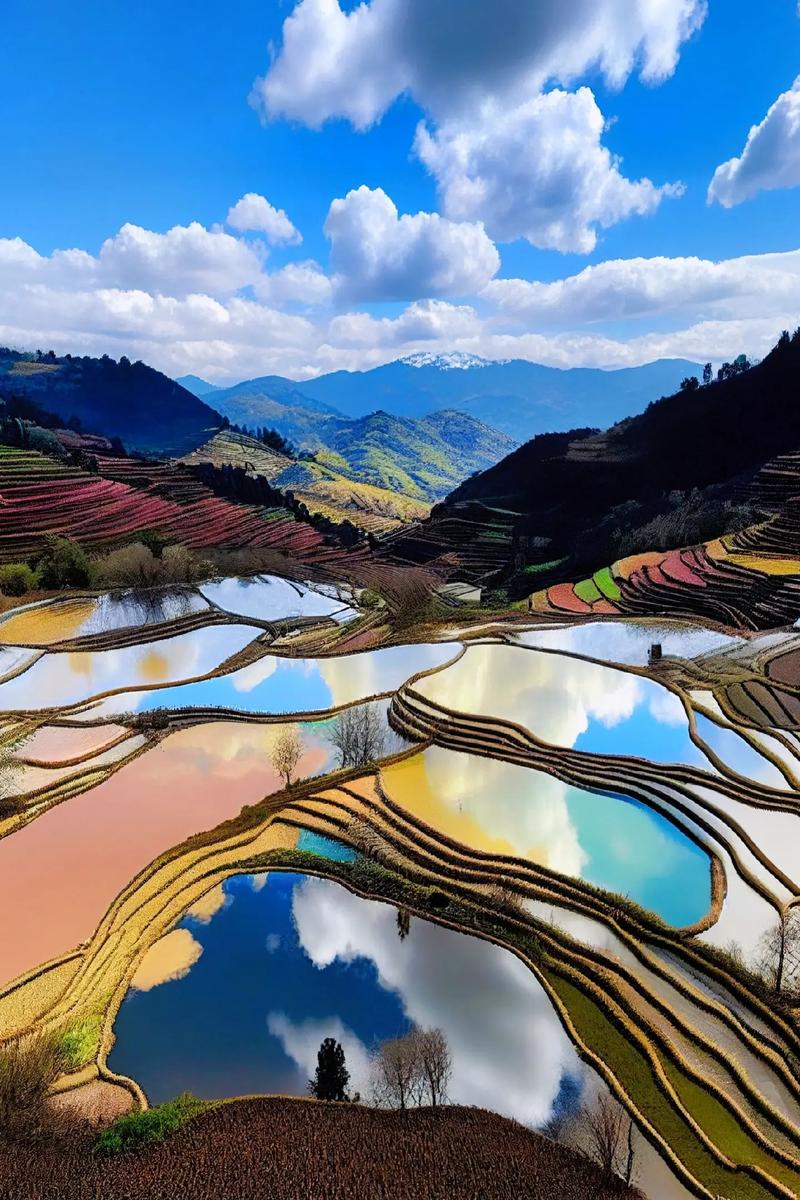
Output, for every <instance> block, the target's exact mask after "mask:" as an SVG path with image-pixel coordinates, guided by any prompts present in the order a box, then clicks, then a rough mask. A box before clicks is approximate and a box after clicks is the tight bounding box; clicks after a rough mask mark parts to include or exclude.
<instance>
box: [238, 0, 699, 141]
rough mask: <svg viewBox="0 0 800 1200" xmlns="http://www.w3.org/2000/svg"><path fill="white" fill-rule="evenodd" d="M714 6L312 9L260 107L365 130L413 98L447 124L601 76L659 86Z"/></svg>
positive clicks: (288, 33) (289, 27)
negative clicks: (593, 72) (403, 98)
mask: <svg viewBox="0 0 800 1200" xmlns="http://www.w3.org/2000/svg"><path fill="white" fill-rule="evenodd" d="M705 14H706V3H705V0H570V3H569V4H564V3H563V0H538V2H537V3H536V4H532V3H531V2H530V0H496V2H495V3H494V4H487V3H486V0H438V2H437V3H436V4H435V5H431V3H430V0H371V3H362V4H359V5H357V6H356V7H355V8H352V9H351V10H350V11H349V12H344V11H343V10H342V8H341V7H340V4H339V2H338V0H301V3H299V4H297V5H296V6H295V8H294V10H293V11H292V13H291V14H290V15H289V17H287V19H286V21H285V22H284V25H283V41H282V45H281V47H280V50H279V52H278V54H277V56H276V57H275V59H274V61H273V62H272V64H271V66H270V68H269V70H268V71H267V74H266V76H265V77H264V78H263V79H260V80H258V81H257V82H256V85H255V88H254V100H255V102H256V103H257V104H258V105H259V107H261V109H262V111H263V112H264V114H265V115H266V116H268V117H288V118H290V119H293V120H299V121H303V122H305V123H306V124H308V125H312V126H319V125H321V124H322V123H323V122H324V121H326V120H328V119H330V118H333V117H344V118H346V119H347V120H349V121H351V122H352V124H353V125H354V126H355V127H356V128H359V129H364V128H366V127H368V126H369V125H371V124H372V123H373V122H374V121H376V120H378V119H379V118H380V116H381V115H382V114H383V113H384V112H385V110H386V109H387V108H388V106H389V105H390V104H391V103H392V101H393V100H394V99H395V98H396V97H397V96H399V95H401V94H402V93H403V92H409V93H410V94H411V95H412V96H413V98H414V99H415V100H416V101H417V103H418V104H420V105H421V106H422V107H423V108H425V109H426V110H427V111H429V112H430V113H432V114H433V115H434V117H435V118H436V119H437V120H441V119H443V118H445V117H448V116H452V115H454V114H457V113H462V112H464V111H466V110H469V109H471V108H474V106H475V104H476V103H479V102H480V101H482V100H484V99H487V98H492V97H493V98H502V99H504V100H505V101H507V102H509V103H517V104H518V103H521V102H522V101H523V100H524V99H527V98H529V97H530V96H531V95H532V94H535V92H537V91H540V90H542V89H543V88H544V86H545V85H546V84H547V83H548V82H559V83H569V82H570V81H572V80H575V79H577V78H579V77H580V76H581V75H582V74H584V73H585V72H586V71H587V70H588V69H590V68H597V69H598V70H599V71H600V72H601V73H602V74H603V75H604V76H605V78H606V80H607V81H608V82H609V83H611V84H612V85H615V86H619V85H621V84H622V83H624V81H625V79H626V78H627V77H628V76H629V75H630V74H631V73H632V72H633V71H634V70H638V71H639V72H640V74H641V76H642V78H643V79H645V80H647V81H649V82H658V81H660V80H662V79H665V78H666V77H667V76H669V75H671V74H672V72H673V71H674V70H675V66H676V64H677V60H678V54H679V50H680V46H681V44H682V43H683V42H684V41H685V40H686V39H687V38H688V37H689V36H690V35H691V34H692V33H693V32H694V31H695V30H696V29H698V28H699V27H700V25H701V24H702V22H703V20H704V18H705Z"/></svg>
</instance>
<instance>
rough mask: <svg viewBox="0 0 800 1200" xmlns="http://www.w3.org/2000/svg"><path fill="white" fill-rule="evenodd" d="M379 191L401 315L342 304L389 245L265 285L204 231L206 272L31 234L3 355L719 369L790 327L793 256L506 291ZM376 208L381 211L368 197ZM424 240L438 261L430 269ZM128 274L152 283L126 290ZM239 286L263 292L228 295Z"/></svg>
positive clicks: (6, 257)
mask: <svg viewBox="0 0 800 1200" xmlns="http://www.w3.org/2000/svg"><path fill="white" fill-rule="evenodd" d="M381 196H382V194H379V196H378V203H377V206H376V207H377V208H378V209H379V210H380V211H382V212H383V213H384V214H385V212H386V210H387V209H388V211H389V216H390V218H391V220H390V221H389V238H390V241H391V240H392V239H394V240H393V242H392V245H391V247H390V257H391V270H392V272H393V273H394V275H393V278H394V284H393V287H397V288H398V290H399V284H398V280H399V279H402V278H403V277H405V280H406V283H407V284H408V286H409V287H410V280H411V278H412V276H413V275H414V273H415V272H418V278H417V282H418V287H419V291H418V292H417V296H412V298H411V302H410V303H409V304H408V305H406V306H405V307H404V308H403V309H402V310H401V311H400V312H398V313H396V315H392V316H384V315H381V316H379V315H376V314H375V313H374V312H369V311H364V309H363V308H362V307H361V305H360V304H359V303H352V302H351V301H350V300H349V296H348V288H351V289H352V292H353V293H354V294H355V295H360V296H364V299H365V300H366V299H367V298H368V296H369V293H370V290H371V289H372V291H373V295H374V293H375V291H378V290H379V288H378V283H377V282H376V280H379V277H380V268H379V266H378V265H377V258H378V257H379V256H380V254H381V252H382V250H381V247H380V246H379V245H378V244H375V245H374V246H373V247H372V248H371V249H369V248H362V249H359V248H358V247H357V246H355V247H353V248H352V253H350V255H349V257H348V254H345V262H344V263H341V262H340V266H344V265H347V268H348V270H349V271H350V276H349V277H348V276H345V275H344V273H343V272H342V271H340V272H339V275H338V276H337V277H336V279H335V280H332V279H331V278H330V277H329V276H328V274H327V273H326V272H325V271H324V270H323V269H322V268H321V267H320V266H319V265H318V264H316V263H314V262H309V261H306V262H296V263H289V264H287V265H286V266H285V267H282V268H281V269H280V270H277V271H273V272H270V273H268V272H267V271H266V270H265V269H264V266H263V263H262V262H261V261H260V260H259V256H258V254H255V255H254V256H252V257H251V253H252V249H251V247H250V246H249V245H248V243H247V242H246V241H240V240H239V239H237V238H235V237H233V236H231V235H229V234H222V235H220V234H219V233H218V231H215V230H205V231H203V230H202V226H198V227H197V228H198V229H200V230H201V231H202V232H203V233H205V234H207V238H205V237H203V236H198V237H196V238H193V239H192V244H195V245H198V246H199V247H200V250H199V259H198V261H197V262H192V261H190V260H189V257H188V254H187V251H186V247H187V245H188V244H189V243H188V242H187V241H186V240H185V239H183V238H182V237H178V236H177V235H175V234H174V231H170V233H168V234H152V235H150V236H148V237H145V238H136V239H134V241H136V242H138V244H139V245H140V247H150V248H151V250H153V248H155V251H154V253H151V254H150V255H149V257H148V255H147V254H146V253H144V251H143V250H137V251H136V253H135V254H133V255H132V254H128V253H127V251H126V252H125V253H122V252H120V253H116V251H115V252H114V253H108V252H107V253H106V254H105V255H103V254H102V252H101V254H98V255H92V254H89V253H88V252H86V251H85V250H81V249H75V248H73V249H67V250H56V251H54V252H53V253H52V254H50V255H42V254H40V253H38V252H37V250H36V249H35V248H34V247H32V246H30V245H28V244H27V243H26V242H24V241H22V239H20V238H6V239H2V238H0V344H6V345H12V346H19V347H21V348H29V349H33V348H36V347H37V346H41V347H45V348H47V349H50V348H51V347H52V348H53V349H54V350H55V351H56V352H57V353H59V354H64V353H73V354H111V355H113V356H114V357H117V358H118V357H120V355H123V354H125V355H127V356H128V357H129V358H142V359H144V360H145V361H146V362H149V363H151V364H152V365H153V366H155V367H158V368H159V369H160V370H163V371H166V372H167V373H169V374H172V375H181V374H185V373H187V372H190V371H191V372H194V373H195V374H198V375H201V376H202V377H203V378H209V379H213V380H218V381H220V382H232V381H235V380H239V379H246V378H248V377H252V376H256V375H264V374H280V375H287V376H289V377H290V378H293V379H304V378H306V377H308V376H311V375H316V374H319V373H321V372H325V371H333V370H341V369H345V370H364V369H367V368H369V367H372V366H377V365H379V364H380V363H385V362H389V361H390V360H392V359H395V358H398V357H401V356H403V355H405V354H413V353H415V352H418V351H429V352H432V353H441V352H450V351H463V352H465V353H468V354H475V355H482V356H483V357H486V358H523V359H529V360H532V361H534V362H541V363H544V364H546V365H550V366H560V367H573V366H589V367H593V366H596V367H620V366H635V365H637V364H639V363H644V362H650V361H652V360H653V359H655V358H661V357H686V358H691V359H694V360H695V361H698V360H699V361H706V360H707V359H712V360H714V361H720V360H722V359H723V358H732V357H735V356H736V355H737V354H739V353H741V352H742V351H746V352H747V353H749V354H752V355H759V354H764V353H765V352H766V351H767V350H768V349H769V348H770V347H771V346H772V345H773V344H774V342H775V341H776V339H777V336H778V335H779V333H780V331H781V329H783V328H794V326H795V325H796V324H797V312H798V309H800V251H790V252H787V253H780V254H764V255H752V256H748V257H743V258H737V259H730V260H726V261H722V262H717V263H715V262H710V261H707V260H703V259H696V258H674V259H669V258H653V259H642V258H639V259H629V260H615V261H609V262H606V263H600V264H598V265H597V266H593V267H588V268H586V269H585V270H583V271H581V272H579V273H577V274H575V275H571V276H568V277H566V278H564V279H561V280H554V281H551V282H547V283H542V282H537V281H529V280H524V279H497V278H492V273H493V270H494V262H495V259H494V255H495V253H496V252H495V251H494V248H493V245H492V243H491V242H490V241H489V240H488V238H486V241H485V242H484V241H483V240H481V238H478V241H477V245H478V247H479V248H481V247H483V249H484V250H486V247H487V246H488V247H489V250H488V251H487V253H486V264H485V267H484V268H483V269H482V270H481V271H477V270H475V263H474V262H469V263H466V265H465V264H459V262H458V258H457V255H456V254H455V251H454V249H453V248H454V246H456V245H457V244H458V239H459V237H462V236H463V235H464V225H463V224H462V225H461V226H459V224H458V223H457V222H452V221H449V220H447V219H446V218H436V219H435V221H434V223H433V225H431V224H430V221H429V220H428V219H427V218H429V217H430V214H416V215H415V216H414V217H411V218H409V219H408V221H405V220H404V218H403V217H401V216H399V215H398V214H397V212H396V209H394V206H393V205H392V204H391V201H390V200H388V197H385V196H383V198H381ZM366 199H367V201H369V202H370V203H372V202H373V201H374V194H373V193H371V192H369V190H368V189H366ZM343 203H344V202H343ZM350 217H351V218H352V213H351V214H350ZM419 217H422V218H423V220H418V218H419ZM347 225H348V222H347V221H345V226H346V227H347ZM409 225H410V228H409ZM126 228H133V229H136V228H137V227H135V226H130V227H126ZM176 228H177V229H179V230H190V231H191V230H192V228H193V227H192V226H186V227H176ZM467 228H468V229H469V228H470V226H469V225H467ZM475 228H476V229H478V230H479V231H480V227H479V226H475ZM432 229H437V230H438V231H439V233H440V234H441V231H442V229H444V235H443V240H441V239H440V241H439V242H438V245H439V248H440V251H442V247H444V248H445V250H447V252H448V253H450V252H452V257H451V258H448V257H447V254H445V253H444V252H441V253H440V254H439V256H438V257H437V255H436V251H435V248H431V242H430V240H428V239H430V238H431V237H432V236H433V235H432V233H431V230H432ZM454 230H456V231H457V232H453V231H454ZM143 232H144V233H145V234H148V233H149V231H143ZM170 234H173V241H172V242H171V241H170ZM220 236H221V237H222V238H223V239H225V240H223V241H222V242H221V243H220V242H219V241H217V240H216V239H217V238H219V237H220ZM338 236H339V234H338V231H337V237H338ZM342 236H343V237H344V242H343V241H342V240H341V239H340V240H339V242H338V247H339V249H340V250H341V249H342V248H343V247H346V246H347V245H348V238H350V239H351V242H352V240H353V239H354V238H355V234H354V233H353V228H352V225H351V226H350V227H349V228H348V229H347V234H346V235H345V234H343V235H342ZM471 236H472V234H469V235H467V242H468V243H469V238H470V237H471ZM120 237H121V235H115V236H114V237H112V238H109V239H107V241H106V242H105V243H104V246H110V245H111V244H112V243H118V242H119V239H120ZM483 237H485V235H483ZM228 242H232V243H234V246H235V247H238V248H239V249H234V250H232V249H231V248H230V247H229V245H228ZM178 244H180V246H181V247H182V251H181V253H180V254H179V253H178V250H177V248H176V247H177V246H178ZM423 245H427V247H428V249H429V254H428V260H427V261H423V262H421V264H420V260H421V259H424V258H425V256H424V255H423V254H422V251H421V246H423ZM241 249H243V250H244V255H240V250H241ZM217 251H218V253H217V256H216V258H215V257H214V253H215V252H217ZM159 252H163V256H162V257H163V261H159V260H158V259H159ZM348 252H349V247H348ZM465 254H466V251H465ZM170 256H172V258H173V261H174V260H175V259H181V265H180V268H178V267H177V266H176V268H175V272H174V275H171V276H170V275H169V271H168V269H167V267H166V266H165V261H169V260H170ZM133 259H136V262H135V264H134V262H133ZM101 260H102V261H101ZM490 260H491V261H490ZM134 266H135V269H134ZM470 273H472V274H473V276H474V278H473V283H472V286H474V287H476V288H479V289H480V290H479V291H477V292H476V293H475V294H473V295H472V296H471V297H470V298H469V299H468V300H467V301H466V302H459V303H454V302H452V301H448V300H445V299H441V298H431V291H432V290H433V289H434V288H435V287H436V286H437V285H438V286H442V285H443V281H444V280H445V279H447V280H449V286H454V287H459V288H461V287H468V286H470V284H469V279H468V278H467V277H468V276H469V274H470ZM131 276H133V277H136V278H139V279H140V280H141V282H140V283H139V284H138V285H132V284H129V283H124V282H123V280H125V279H128V278H129V277H131ZM112 280H113V281H118V282H112ZM145 280H146V282H145ZM237 280H252V282H247V283H243V284H242V286H241V287H240V288H239V289H238V290H237V291H235V292H233V293H231V291H230V290H229V289H230V288H231V287H232V286H233V284H234V283H235V282H236V281H237ZM201 283H204V284H205V285H206V286H205V287H202V286H201ZM192 284H196V285H197V286H196V288H193V287H191V285H192ZM166 288H169V289H170V292H169V294H167V292H166V291H165V290H164V289H166ZM426 291H427V293H428V295H427V296H426ZM365 293H366V295H365ZM417 297H420V298H417ZM298 309H301V310H302V311H298ZM623 320H624V321H626V322H628V323H630V322H631V321H633V320H638V321H640V322H641V323H642V325H643V329H642V331H641V332H640V333H634V332H633V331H632V329H631V328H627V329H626V330H625V332H624V333H623V334H620V333H618V332H616V333H615V334H614V335H613V336H612V335H611V334H610V333H609V332H608V326H609V325H610V323H611V322H618V321H623Z"/></svg>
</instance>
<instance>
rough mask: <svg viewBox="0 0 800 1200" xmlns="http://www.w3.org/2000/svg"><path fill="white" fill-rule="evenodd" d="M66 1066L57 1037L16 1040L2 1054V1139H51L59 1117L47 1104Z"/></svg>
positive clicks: (29, 1140) (0, 1074) (0, 1067)
mask: <svg viewBox="0 0 800 1200" xmlns="http://www.w3.org/2000/svg"><path fill="white" fill-rule="evenodd" d="M65 1066H66V1063H65V1058H64V1051H63V1049H62V1048H61V1046H60V1045H59V1042H58V1040H57V1039H56V1038H52V1037H44V1036H41V1035H40V1036H35V1037H27V1038H17V1039H15V1040H14V1041H12V1042H8V1043H7V1044H6V1045H5V1046H4V1047H3V1049H2V1050H1V1051H0V1137H2V1138H4V1139H5V1140H6V1141H10V1142H36V1141H40V1140H41V1139H42V1138H45V1137H48V1136H50V1135H51V1134H52V1133H53V1132H55V1130H56V1129H57V1127H58V1125H59V1117H58V1115H57V1113H56V1112H55V1111H54V1109H53V1108H52V1106H51V1105H50V1104H48V1101H47V1093H48V1091H49V1089H50V1086H51V1084H53V1083H54V1082H55V1080H56V1079H57V1078H58V1076H59V1075H60V1074H61V1073H62V1072H63V1071H64V1069H65Z"/></svg>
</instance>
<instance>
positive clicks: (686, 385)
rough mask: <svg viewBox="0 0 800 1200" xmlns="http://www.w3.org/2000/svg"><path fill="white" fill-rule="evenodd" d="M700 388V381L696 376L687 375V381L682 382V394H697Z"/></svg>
mask: <svg viewBox="0 0 800 1200" xmlns="http://www.w3.org/2000/svg"><path fill="white" fill-rule="evenodd" d="M699 387H700V380H699V379H698V378H697V376H696V375H687V376H686V378H685V379H682V380H681V391H682V392H696V391H697V389H698V388H699Z"/></svg>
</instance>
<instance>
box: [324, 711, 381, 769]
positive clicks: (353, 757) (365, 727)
mask: <svg viewBox="0 0 800 1200" xmlns="http://www.w3.org/2000/svg"><path fill="white" fill-rule="evenodd" d="M327 736H328V740H329V741H330V742H331V744H332V745H333V746H335V747H336V750H337V751H338V757H339V766H340V767H366V766H367V765H368V764H369V763H373V762H375V760H376V759H378V758H380V756H381V754H382V753H383V751H384V747H385V745H386V726H385V724H384V720H383V714H382V713H381V708H380V705H379V704H377V703H372V704H359V705H356V706H355V707H353V708H347V709H345V711H344V712H343V713H340V714H339V716H338V717H336V719H335V720H334V721H333V723H332V724H331V727H330V730H329V732H328V735H327Z"/></svg>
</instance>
